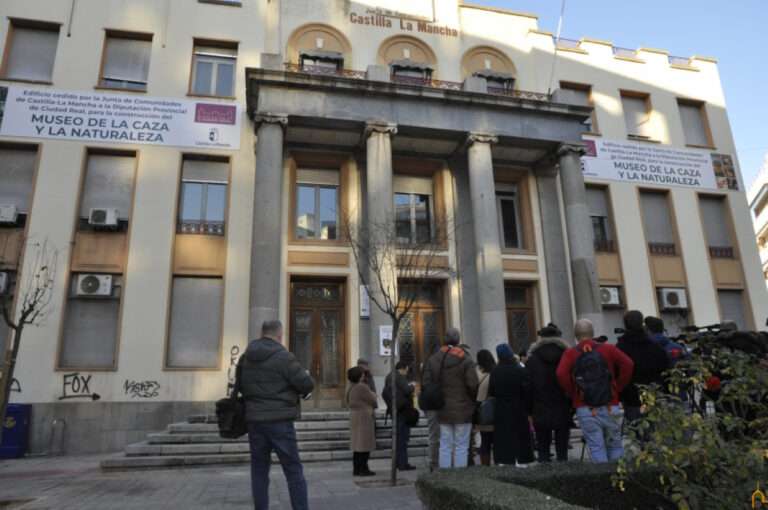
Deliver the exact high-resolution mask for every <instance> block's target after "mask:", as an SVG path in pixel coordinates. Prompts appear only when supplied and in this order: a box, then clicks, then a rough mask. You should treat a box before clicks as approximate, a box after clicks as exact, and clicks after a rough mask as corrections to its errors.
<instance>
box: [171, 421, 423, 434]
mask: <svg viewBox="0 0 768 510" xmlns="http://www.w3.org/2000/svg"><path fill="white" fill-rule="evenodd" d="M426 426H427V420H425V419H421V420H420V421H419V427H426ZM295 427H296V431H297V432H299V431H308V430H349V420H348V419H347V420H328V421H297V422H296V423H295ZM376 427H377V428H391V427H392V421H391V420H389V421H388V422H387V425H386V427H385V426H384V420H383V419H377V420H376ZM167 431H168V433H170V434H211V433H216V432H218V431H219V428H218V426H217V425H216V424H215V423H188V422H181V423H171V424H170V425H168V429H167Z"/></svg>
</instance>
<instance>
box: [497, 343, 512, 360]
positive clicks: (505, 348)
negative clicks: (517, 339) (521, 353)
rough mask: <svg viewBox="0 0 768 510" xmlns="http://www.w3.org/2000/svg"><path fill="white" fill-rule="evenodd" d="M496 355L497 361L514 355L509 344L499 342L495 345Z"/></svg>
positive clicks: (508, 358)
mask: <svg viewBox="0 0 768 510" xmlns="http://www.w3.org/2000/svg"><path fill="white" fill-rule="evenodd" d="M496 356H497V357H498V358H499V361H502V360H510V359H513V358H514V357H515V353H514V352H513V351H512V347H510V346H509V344H499V345H497V346H496Z"/></svg>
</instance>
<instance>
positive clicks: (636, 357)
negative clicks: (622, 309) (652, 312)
mask: <svg viewBox="0 0 768 510" xmlns="http://www.w3.org/2000/svg"><path fill="white" fill-rule="evenodd" d="M624 328H625V333H624V336H622V337H621V338H619V341H618V344H617V345H616V347H618V348H619V349H620V350H621V351H622V352H624V354H626V355H627V356H629V357H630V358H631V359H632V361H633V362H634V363H635V370H634V372H632V380H631V381H630V383H629V384H628V385H627V387H626V388H624V391H622V392H621V403H622V404H623V405H624V417H625V418H626V420H627V421H628V422H630V423H631V422H633V421H635V420H637V419H639V418H640V416H641V412H640V406H641V402H640V390H639V389H638V387H637V385H638V384H642V385H650V384H659V385H663V384H664V377H663V373H664V371H665V370H667V369H668V368H669V365H670V363H669V358H668V357H667V353H666V351H665V350H664V348H662V347H661V346H659V345H658V344H657V343H655V342H654V341H653V340H651V339H650V338H649V337H648V333H647V332H646V330H645V325H644V323H643V314H642V313H641V312H639V311H637V310H630V311H629V312H627V313H626V314H624Z"/></svg>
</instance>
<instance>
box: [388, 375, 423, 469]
mask: <svg viewBox="0 0 768 510" xmlns="http://www.w3.org/2000/svg"><path fill="white" fill-rule="evenodd" d="M409 368H410V367H409V366H408V364H407V363H406V362H404V361H398V362H397V365H395V404H396V405H397V423H396V424H395V423H393V424H392V426H393V427H394V426H397V444H396V445H395V452H396V453H395V455H396V456H397V459H396V460H397V469H398V470H400V471H413V470H414V469H416V468H415V467H413V466H411V465H410V464H409V463H408V441H410V438H411V428H410V427H409V426H408V424H407V423H406V419H405V411H406V410H407V409H409V408H411V407H413V390H414V384H413V383H409V382H408V378H407V377H406V374H408V369H409ZM381 397H382V398H383V399H384V402H385V403H386V404H387V411H388V412H391V409H392V375H391V374H390V375H388V376H387V378H386V380H385V381H384V390H383V391H382V392H381Z"/></svg>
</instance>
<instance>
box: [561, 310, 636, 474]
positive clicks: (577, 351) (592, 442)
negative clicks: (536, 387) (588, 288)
mask: <svg viewBox="0 0 768 510" xmlns="http://www.w3.org/2000/svg"><path fill="white" fill-rule="evenodd" d="M574 333H575V336H576V341H577V342H578V345H576V347H571V348H570V349H568V350H567V351H565V354H563V357H562V359H561V360H560V364H559V365H558V367H557V380H558V382H559V383H560V386H561V387H562V388H563V390H564V391H565V393H566V394H567V395H569V396H570V397H571V400H572V401H573V407H575V408H576V416H577V417H578V418H579V426H580V427H581V431H582V433H583V435H584V440H585V441H586V442H587V447H589V453H590V456H591V457H592V461H593V462H614V461H617V460H618V459H619V458H621V456H622V455H624V445H623V443H622V439H621V408H620V407H619V393H621V390H623V389H624V387H625V386H627V384H629V381H630V380H631V379H632V371H633V370H634V363H633V362H632V360H631V359H630V358H629V357H628V356H627V355H626V354H624V353H623V352H621V351H620V350H619V349H617V348H616V347H614V346H613V345H611V344H607V343H602V344H601V343H598V342H596V341H595V340H594V339H593V337H594V336H595V332H594V327H593V326H592V323H591V322H590V321H588V320H587V319H581V320H579V321H578V322H576V326H575V328H574ZM592 352H596V353H598V354H599V355H600V356H601V357H602V359H600V357H597V358H595V357H594V356H592V355H591V354H590V353H592ZM586 354H589V357H590V358H591V359H592V361H593V363H591V364H587V363H586V360H587V358H585V360H584V361H585V362H584V363H579V362H578V360H579V358H581V357H582V356H584V355H586ZM577 371H580V373H579V374H577V373H576V372H577ZM587 372H588V373H587ZM577 379H579V380H578V381H577ZM601 385H604V387H602V388H601ZM590 400H591V401H592V403H591V404H590ZM595 401H597V402H598V403H599V404H598V405H593V404H595Z"/></svg>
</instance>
